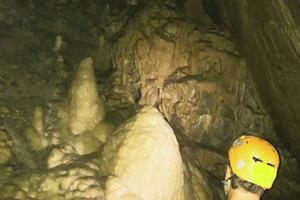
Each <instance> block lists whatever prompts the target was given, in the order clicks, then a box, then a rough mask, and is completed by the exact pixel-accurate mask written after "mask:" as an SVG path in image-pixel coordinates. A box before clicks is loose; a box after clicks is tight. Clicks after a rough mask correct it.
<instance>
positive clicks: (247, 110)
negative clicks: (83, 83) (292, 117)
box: [108, 3, 276, 151]
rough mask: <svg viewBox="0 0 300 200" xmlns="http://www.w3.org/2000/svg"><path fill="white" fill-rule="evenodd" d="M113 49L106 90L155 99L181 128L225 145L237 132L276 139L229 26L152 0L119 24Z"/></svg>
mask: <svg viewBox="0 0 300 200" xmlns="http://www.w3.org/2000/svg"><path fill="white" fill-rule="evenodd" d="M112 56H113V58H112V59H113V67H114V70H115V72H114V77H115V78H114V81H113V83H112V84H111V89H110V94H109V95H108V96H109V97H111V98H112V97H117V98H119V99H120V100H121V101H122V102H123V104H126V103H127V104H129V105H132V106H133V107H137V106H143V105H152V106H156V107H158V108H159V109H160V111H161V112H162V113H164V115H165V116H166V118H167V120H168V121H169V123H171V125H172V126H173V128H174V129H175V130H177V133H179V134H178V135H184V136H186V138H188V139H189V140H190V141H193V142H196V143H205V144H207V145H211V146H214V147H217V148H218V149H220V150H223V151H226V149H227V148H228V147H229V145H230V144H231V142H232V141H233V140H234V138H236V137H237V136H238V135H240V134H241V133H242V132H251V133H257V134H259V135H264V136H265V137H268V138H270V139H271V140H274V141H276V137H275V135H274V130H273V124H272V122H271V120H270V118H269V116H268V115H267V114H266V112H265V110H264V108H263V106H262V105H261V102H260V100H259V98H258V97H257V94H256V91H255V89H254V87H253V84H252V80H251V77H250V76H249V73H248V71H247V68H246V64H245V62H244V60H243V59H242V58H241V57H240V56H239V54H238V52H237V49H236V47H235V45H234V44H233V42H232V41H231V40H230V39H229V35H228V33H227V32H226V31H223V30H221V29H219V28H218V27H213V26H212V27H210V26H209V25H207V26H198V25H195V24H194V23H193V22H192V21H190V20H186V18H185V16H183V15H180V13H179V12H176V11H174V10H172V9H170V8H169V7H167V6H165V5H164V4H163V3H149V4H148V5H147V6H146V7H145V8H144V9H143V10H141V11H140V12H138V13H137V14H136V15H135V16H134V18H133V19H132V20H131V21H130V22H129V23H128V25H127V26H126V27H125V28H124V31H123V32H122V34H121V35H120V37H119V38H118V40H116V42H115V43H114V44H113V49H112ZM108 99H110V98H108Z"/></svg>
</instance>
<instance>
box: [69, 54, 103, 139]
mask: <svg viewBox="0 0 300 200" xmlns="http://www.w3.org/2000/svg"><path fill="white" fill-rule="evenodd" d="M104 117H105V111H104V105H103V102H102V101H100V99H99V97H98V90H97V83H96V79H95V75H94V70H93V60H92V58H90V57H88V58H85V59H84V60H82V61H81V63H80V65H79V68H78V70H77V72H76V75H75V78H74V80H73V82H72V86H71V90H70V129H71V132H72V133H73V134H74V135H79V134H82V133H83V132H85V131H90V130H92V129H93V128H95V126H96V125H97V123H98V122H100V121H101V120H102V119H104Z"/></svg>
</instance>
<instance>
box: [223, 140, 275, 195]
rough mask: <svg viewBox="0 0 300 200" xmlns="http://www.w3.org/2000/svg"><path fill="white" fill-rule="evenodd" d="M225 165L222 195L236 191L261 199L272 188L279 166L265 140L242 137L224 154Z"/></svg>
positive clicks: (270, 146) (270, 145) (271, 147)
mask: <svg viewBox="0 0 300 200" xmlns="http://www.w3.org/2000/svg"><path fill="white" fill-rule="evenodd" d="M228 157H229V166H228V167H227V171H226V176H225V186H227V187H225V192H228V190H229V188H230V187H231V189H232V190H236V189H240V190H244V191H246V192H251V193H254V194H257V195H258V196H261V195H262V194H263V192H264V190H266V189H269V188H271V187H272V185H273V182H274V181H275V178H276V176H277V171H278V167H279V163H280V160H279V155H278V152H277V151H276V149H275V147H274V146H273V145H272V144H270V143H269V142H268V141H266V140H264V139H262V138H260V137H257V136H251V135H243V136H241V137H239V138H238V139H237V140H235V141H234V143H233V145H232V146H231V147H230V149H229V151H228Z"/></svg>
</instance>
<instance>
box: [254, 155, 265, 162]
mask: <svg viewBox="0 0 300 200" xmlns="http://www.w3.org/2000/svg"><path fill="white" fill-rule="evenodd" d="M253 160H254V162H263V161H262V160H261V159H259V158H256V157H254V156H253Z"/></svg>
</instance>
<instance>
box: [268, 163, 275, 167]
mask: <svg viewBox="0 0 300 200" xmlns="http://www.w3.org/2000/svg"><path fill="white" fill-rule="evenodd" d="M267 165H269V166H271V167H275V165H273V164H271V163H267Z"/></svg>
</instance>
